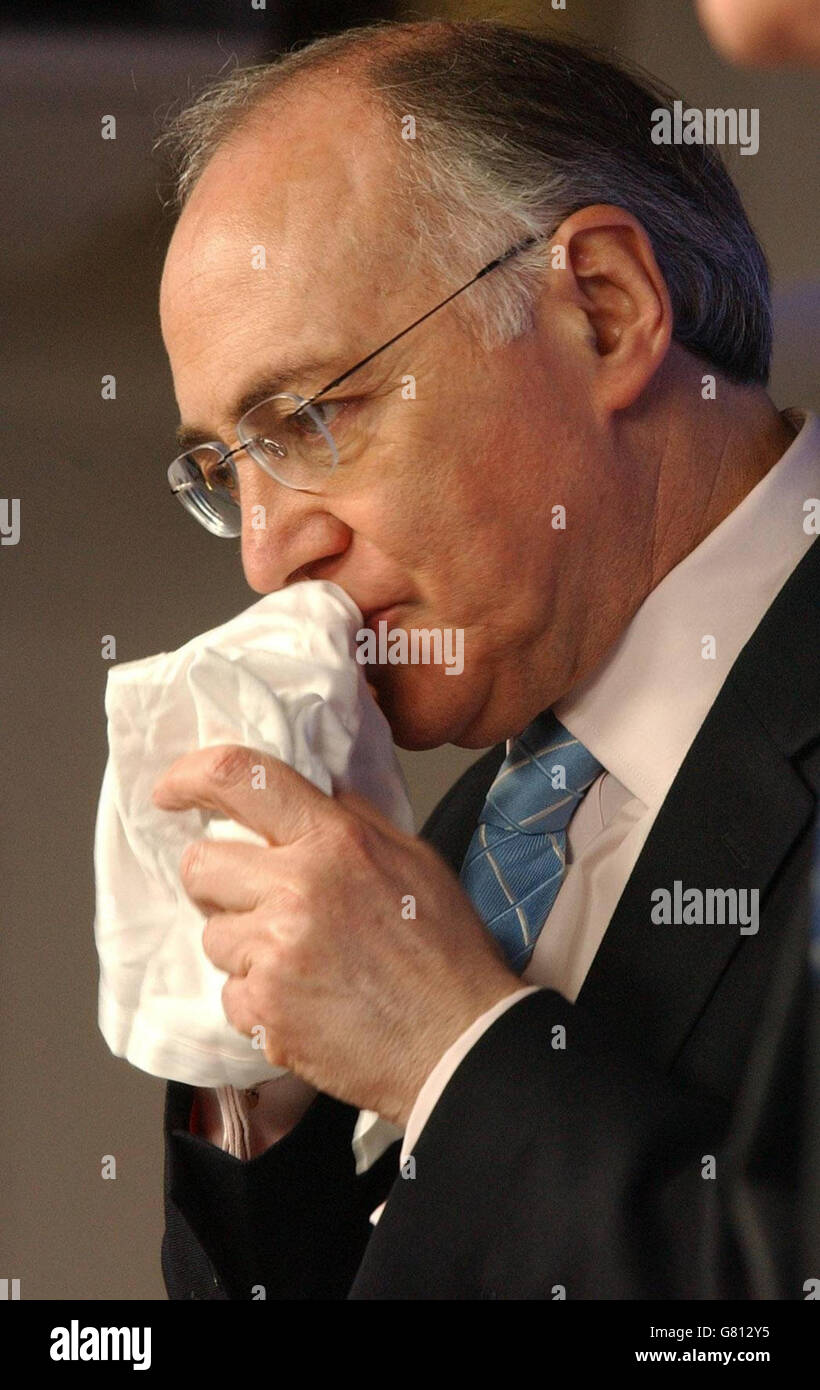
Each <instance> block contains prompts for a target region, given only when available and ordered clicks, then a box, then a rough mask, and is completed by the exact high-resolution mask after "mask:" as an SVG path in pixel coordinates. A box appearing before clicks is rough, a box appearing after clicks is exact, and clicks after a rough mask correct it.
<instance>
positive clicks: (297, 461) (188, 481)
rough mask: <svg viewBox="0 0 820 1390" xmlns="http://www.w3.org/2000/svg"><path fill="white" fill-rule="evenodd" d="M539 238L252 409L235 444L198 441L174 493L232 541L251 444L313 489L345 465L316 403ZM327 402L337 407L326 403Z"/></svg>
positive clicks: (177, 466) (176, 474)
mask: <svg viewBox="0 0 820 1390" xmlns="http://www.w3.org/2000/svg"><path fill="white" fill-rule="evenodd" d="M540 240H541V238H540V237H536V236H529V237H526V238H525V239H524V240H523V241H519V242H517V243H516V245H515V246H511V247H510V248H509V249H508V250H507V251H505V252H504V254H503V255H501V256H496V258H495V260H492V261H489V262H488V264H487V265H485V266H482V268H481V270H479V272H478V274H477V275H474V276H473V277H472V279H471V280H468V281H467V283H466V285H461V286H460V288H459V289H457V290H454V291H453V293H452V294H448V296H447V298H446V299H442V301H441V303H440V304H436V305H435V306H434V307H433V308H432V309H428V311H427V313H426V314H422V315H421V318H418V319H415V320H414V321H413V323H411V324H408V326H407V327H406V328H403V329H402V330H401V332H400V333H396V334H394V336H393V337H392V338H390V339H388V341H387V342H386V343H382V345H381V347H378V348H375V349H374V351H373V352H369V353H368V354H367V356H366V357H363V358H362V359H361V361H360V362H357V363H356V364H355V365H354V366H352V367H348V369H347V371H346V372H342V374H341V376H337V377H334V379H333V381H329V382H328V383H327V385H326V386H322V387H321V389H320V390H318V391H314V393H313V395H312V396H309V397H304V396H299V395H296V394H294V393H293V392H290V391H281V392H279V393H278V394H277V395H275V396H270V397H268V399H267V400H265V401H262V402H261V404H259V405H256V406H254V407H253V408H252V409H251V410H249V411H247V412H246V414H244V415H243V416H242V418H241V420H240V421H239V422H238V424H237V427H236V437H237V439H238V440H239V443H238V444H237V446H236V448H235V449H226V448H225V446H224V445H223V444H222V443H220V441H219V440H213V441H210V442H208V443H206V444H197V445H195V446H194V448H192V449H189V450H188V452H187V453H184V454H180V455H179V457H178V458H175V459H174V461H173V463H172V464H171V466H170V467H169V469H168V482H169V484H170V487H171V491H172V493H173V494H174V496H175V497H178V498H179V500H180V502H181V503H182V505H183V506H184V507H185V508H186V510H187V511H189V512H190V513H191V515H192V516H195V517H196V519H197V521H198V522H200V524H201V525H202V526H204V527H205V529H206V530H207V531H210V532H211V533H212V534H213V535H215V536H221V537H223V538H225V539H230V538H233V537H236V536H239V535H241V532H242V520H241V517H242V513H241V507H240V505H239V500H238V497H239V479H238V476H237V472H236V466H235V464H234V462H233V459H234V455H235V454H238V453H241V452H242V450H243V449H244V450H245V452H246V453H247V454H248V456H249V457H250V458H251V459H253V461H254V463H256V464H258V465H259V467H260V468H261V469H263V470H264V472H265V473H267V474H268V475H269V476H270V477H271V478H275V479H276V481H277V482H278V483H282V485H283V486H284V487H287V488H292V489H294V490H295V491H297V492H311V491H314V490H316V489H317V487H319V486H320V485H321V484H322V483H323V482H324V480H325V479H327V478H328V477H330V475H331V474H333V473H334V472H335V470H336V469H337V468H338V466H339V462H340V458H339V450H338V448H337V446H336V442H335V440H334V438H333V436H332V434H331V433H330V430H329V429H328V422H327V420H326V419H324V418H323V416H322V414H321V413H320V410H318V409H317V408H316V405H315V404H314V403H315V402H316V401H318V400H319V398H320V397H321V396H324V395H325V394H326V393H327V392H328V391H332V390H333V389H334V388H335V387H336V386H340V385H341V384H342V382H343V381H347V378H348V377H349V376H352V375H353V373H354V372H357V371H358V370H359V369H360V367H365V366H366V365H367V363H368V362H372V361H373V358H374V357H378V355H379V353H381V352H385V351H386V350H387V348H389V347H392V346H393V344H394V343H397V342H398V341H399V339H400V338H403V337H404V335H405V334H406V333H410V332H411V330H412V329H414V328H417V327H418V325H419V324H420V323H424V321H425V319H429V318H430V316H431V314H436V313H438V311H439V309H443V308H444V306H445V304H449V303H450V301H451V300H453V299H455V298H456V296H457V295H459V294H463V293H464V291H465V290H468V289H469V288H470V286H471V285H474V284H475V283H476V281H477V280H481V279H483V277H484V276H485V275H489V274H490V271H492V270H495V269H496V268H497V267H498V266H500V265H504V264H505V263H506V262H507V261H509V260H511V258H512V257H513V256H517V255H519V253H520V252H522V251H526V250H528V249H529V247H531V246H534V245H535V244H536V242H538V241H540ZM326 404H332V403H331V402H327V403H326Z"/></svg>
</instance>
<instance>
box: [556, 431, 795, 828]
mask: <svg viewBox="0 0 820 1390" xmlns="http://www.w3.org/2000/svg"><path fill="white" fill-rule="evenodd" d="M783 415H784V416H785V417H786V418H787V420H789V421H790V423H792V424H793V425H794V427H795V428H796V429H797V430H798V434H797V435H796V436H795V438H794V439H793V441H792V443H791V444H790V445H789V447H788V449H787V450H786V451H785V453H784V454H783V455H782V456H781V458H780V459H779V460H778V461H777V463H776V464H775V465H774V466H773V467H772V468H771V469H770V470H769V472H768V473H767V474H766V475H765V477H763V478H761V480H760V482H759V483H758V484H757V485H756V487H754V488H753V489H752V491H751V492H749V493H747V495H746V496H745V497H744V499H743V501H742V502H740V503H739V505H738V506H737V507H735V509H734V511H732V512H730V513H729V515H728V516H726V517H724V519H723V521H722V522H721V523H720V524H719V525H718V526H716V527H715V529H714V530H713V531H711V532H710V533H709V535H708V536H706V537H705V538H704V539H703V540H702V541H701V543H700V545H698V546H696V547H695V549H694V550H692V551H691V552H690V553H689V554H688V555H687V556H686V557H685V558H684V559H683V560H681V561H680V563H679V564H677V565H675V567H674V568H673V569H671V570H670V571H669V573H668V574H667V575H665V577H664V578H663V579H662V580H661V582H660V584H658V585H657V587H656V588H655V589H653V590H652V592H651V593H650V594H649V595H648V596H647V597H646V599H645V600H644V602H643V603H642V604H641V607H640V608H639V609H638V611H637V613H635V614H634V616H633V617H632V619H631V620H630V622H629V624H628V626H627V627H626V629H625V630H624V632H623V633H622V634H621V636H620V637H619V638H618V640H617V642H616V643H615V645H614V646H613V647H612V649H611V650H610V652H609V653H608V654H607V656H606V657H605V658H604V660H603V661H602V662H601V663H600V664H599V666H598V667H597V668H596V669H595V671H594V672H593V673H592V674H591V675H590V676H589V677H587V679H586V680H584V681H582V682H581V683H580V684H579V685H578V686H576V688H575V689H574V690H572V691H570V692H569V694H568V695H566V696H564V697H563V698H562V699H561V700H559V701H558V702H557V703H556V704H555V705H554V706H553V712H554V714H555V715H556V716H557V718H558V719H560V721H561V723H562V724H564V725H565V727H566V728H567V729H569V731H570V733H571V734H573V735H574V736H575V737H576V738H578V739H580V740H581V742H582V743H583V744H584V745H585V747H586V748H588V749H589V751H590V753H592V754H593V756H594V757H595V758H597V759H598V761H599V762H600V763H601V764H602V766H603V767H605V768H606V769H607V771H609V772H611V773H612V774H613V776H615V777H616V778H617V779H618V780H619V781H620V782H622V783H623V785H624V786H625V787H626V788H627V789H628V790H629V791H631V792H632V794H633V796H637V797H640V799H641V800H642V801H644V802H645V803H646V804H647V805H648V806H655V807H657V806H660V804H661V802H662V801H663V799H664V798H665V796H666V793H667V792H668V790H669V788H670V786H671V784H672V782H673V780H674V778H675V775H676V773H677V771H678V769H679V767H680V765H681V763H682V762H683V759H684V757H685V756H686V753H687V751H688V749H689V747H690V745H691V743H692V741H693V739H694V738H695V735H696V734H697V732H698V730H699V728H700V726H701V724H702V723H703V720H704V719H705V717H706V715H707V713H708V711H709V709H710V708H711V706H712V704H713V702H714V700H715V697H716V695H717V693H718V691H719V690H720V687H721V686H722V684H723V682H724V680H725V679H726V677H727V675H728V674H729V671H730V669H731V667H732V666H733V665H734V662H735V660H736V658H737V656H738V655H739V653H740V651H741V649H742V648H743V647H744V646H745V644H746V642H747V641H748V640H749V638H750V637H751V635H752V633H753V632H754V630H755V628H756V627H757V626H758V624H759V623H760V621H761V619H762V617H763V615H764V613H765V612H766V610H767V608H769V606H770V605H771V603H772V601H773V600H774V598H775V596H776V595H777V593H778V591H779V590H780V589H781V588H782V586H783V584H784V583H785V582H786V580H787V579H788V577H789V575H790V574H791V573H792V571H793V570H794V569H795V567H796V566H797V564H798V563H799V561H800V559H801V558H802V556H803V554H804V553H805V552H806V550H808V548H809V546H810V545H811V543H812V541H813V540H814V539H815V536H814V533H813V532H812V531H811V530H810V529H806V528H807V526H808V523H807V512H806V509H805V503H806V501H807V499H808V498H818V497H820V420H818V417H817V415H815V414H814V413H813V412H811V411H804V410H800V411H798V410H792V411H784V412H783ZM804 523H806V526H804ZM709 638H712V639H713V643H712V644H711V647H713V650H714V657H713V658H711V657H708V656H705V655H704V654H703V653H704V652H705V651H708V650H710V645H709V644H708V641H707V639H709Z"/></svg>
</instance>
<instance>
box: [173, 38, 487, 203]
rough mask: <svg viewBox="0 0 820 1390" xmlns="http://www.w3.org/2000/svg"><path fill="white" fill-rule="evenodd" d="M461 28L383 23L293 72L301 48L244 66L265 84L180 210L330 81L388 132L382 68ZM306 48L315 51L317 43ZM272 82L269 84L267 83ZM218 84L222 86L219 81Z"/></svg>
mask: <svg viewBox="0 0 820 1390" xmlns="http://www.w3.org/2000/svg"><path fill="white" fill-rule="evenodd" d="M487 22H488V21H481V20H476V21H475V24H476V25H477V26H478V25H480V24H482V23H487ZM457 29H458V25H457V22H456V21H446V20H423V21H407V22H406V23H403V24H398V25H397V24H396V23H395V22H393V21H389V20H380V21H375V22H374V23H372V24H369V25H365V26H362V28H361V29H356V30H349V31H346V32H344V33H341V34H337V35H332V36H330V37H329V39H328V42H329V44H332V48H331V49H330V51H329V52H327V53H321V54H318V55H314V54H312V53H311V54H310V55H309V56H308V57H307V58H306V60H305V63H304V65H303V66H298V67H296V68H294V69H293V70H292V71H288V70H287V66H286V64H287V60H288V58H293V59H295V60H298V59H299V58H300V56H301V53H302V50H301V49H296V50H294V51H293V53H287V54H284V55H283V54H276V55H274V57H273V58H271V59H268V60H267V61H263V62H260V63H258V64H256V65H253V66H250V67H245V68H243V69H242V72H243V73H244V74H245V75H246V76H252V75H253V74H254V73H258V74H259V75H260V77H261V78H262V79H263V80H262V82H261V84H260V86H259V88H258V89H257V90H255V91H253V93H252V95H251V97H250V100H249V101H248V102H247V104H246V105H245V106H238V105H231V106H230V107H229V108H228V110H227V113H226V119H225V123H224V127H223V128H222V129H217V132H216V138H215V139H214V140H212V141H209V146H208V149H207V152H206V158H205V159H204V161H203V163H202V164H201V167H199V168H198V169H197V170H196V172H195V176H194V177H193V179H192V180H191V182H190V184H189V185H188V186H186V188H185V189H184V192H183V195H182V197H181V198H178V211H179V212H182V210H183V209H184V207H185V206H186V204H187V202H188V199H189V198H190V196H191V194H192V193H193V191H194V189H195V188H196V186H197V184H198V183H199V181H200V179H201V178H202V176H203V174H204V173H205V170H206V169H207V168H208V166H209V165H210V164H211V162H212V161H213V160H214V159H215V158H216V156H217V155H218V154H220V153H222V152H223V151H230V150H231V149H232V148H235V147H237V146H238V145H239V143H240V142H243V141H244V140H245V139H246V138H254V137H257V138H259V137H262V138H264V135H265V133H266V131H265V126H266V123H267V122H270V121H271V119H272V118H274V117H276V116H277V115H279V114H281V112H282V109H283V108H285V107H286V106H287V104H288V102H289V101H295V100H304V99H305V97H307V98H308V99H309V98H310V96H311V94H312V93H315V94H318V95H322V96H328V95H329V94H328V91H327V88H326V87H324V88H323V86H322V84H323V83H328V81H329V82H330V84H331V86H335V85H336V80H337V79H338V81H339V82H343V83H346V84H348V85H347V87H346V92H347V91H349V90H350V85H349V84H350V83H351V82H352V84H353V90H354V91H355V93H356V95H357V96H358V97H359V98H360V99H361V100H362V101H363V102H364V103H365V104H366V106H367V107H368V109H369V110H370V112H371V113H372V115H373V116H374V118H375V119H376V120H378V121H379V122H380V123H381V124H382V126H383V128H384V130H385V132H386V131H387V129H388V122H389V115H390V113H389V111H388V109H387V107H386V105H385V103H384V101H383V100H382V99H381V96H380V88H379V85H378V84H377V82H376V81H375V80H374V79H376V78H377V76H378V72H379V68H380V66H381V64H382V63H383V62H385V61H387V60H389V59H390V58H393V57H399V56H401V55H404V54H409V53H411V52H412V51H413V50H415V49H424V48H427V47H428V46H429V45H430V44H431V43H434V42H435V39H436V37H440V38H441V39H442V40H444V41H446V40H447V39H453V38H455V37H456V34H457ZM306 47H307V48H308V49H309V48H311V47H312V45H307V46H306ZM266 78H267V79H268V81H267V82H266V81H265V80H264V79H266ZM214 85H216V86H217V87H218V86H219V82H217V83H215V84H214ZM206 90H207V89H206ZM161 144H162V136H160V139H159V140H158V141H157V147H159V146H161Z"/></svg>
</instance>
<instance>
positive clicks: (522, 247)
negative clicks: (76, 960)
mask: <svg viewBox="0 0 820 1390" xmlns="http://www.w3.org/2000/svg"><path fill="white" fill-rule="evenodd" d="M539 240H541V238H540V237H537V236H528V237H525V239H524V240H523V241H519V242H517V243H516V245H515V246H511V247H510V248H509V250H508V251H505V252H504V254H503V255H501V256H496V258H495V260H493V261H489V262H488V264H487V265H485V266H482V268H481V270H479V272H478V274H477V275H474V276H473V278H472V279H471V280H468V281H467V283H466V285H461V286H460V287H459V288H458V289H457V290H453V293H452V294H448V296H447V298H446V299H442V301H441V303H440V304H436V305H435V307H434V308H432V309H428V310H427V313H426V314H422V315H421V318H418V319H415V320H414V321H413V323H411V324H408V326H407V328H403V329H402V330H401V332H400V333H395V334H394V335H393V337H392V338H389V339H388V341H387V342H386V343H382V345H381V347H377V348H374V350H373V352H369V353H368V354H367V356H366V357H363V358H362V360H361V361H360V362H357V363H356V365H355V367H348V369H347V371H346V372H342V374H341V376H337V377H335V378H334V380H333V381H329V382H328V383H327V386H323V387H321V389H320V390H319V391H314V393H313V395H312V396H310V397H309V398H308V400H306V401H303V402H302V404H301V405H300V406H299V408H298V410H294V412H293V414H294V415H299V414H301V412H302V411H303V410H304V409H305V408H306V407H307V406H309V405H312V404H313V402H314V401H316V400H318V399H319V397H320V396H323V395H324V394H325V392H326V391H332V390H333V388H334V386H340V385H341V383H342V382H343V381H347V378H348V377H349V376H352V375H353V373H354V372H357V371H358V370H359V368H360V367H364V366H366V365H367V363H368V362H372V361H373V358H374V357H378V355H379V353H380V352H384V351H385V350H386V349H387V348H389V347H392V346H393V344H394V343H397V342H398V340H399V338H403V337H404V335H405V333H409V332H410V331H411V329H413V328H418V326H419V324H420V323H424V321H425V319H429V318H430V316H431V314H437V313H438V311H439V309H443V308H444V306H445V304H449V303H450V301H451V300H452V299H455V298H456V296H457V295H459V294H463V293H464V291H465V290H468V289H469V288H470V286H471V285H474V284H475V282H476V280H481V279H482V278H483V277H484V276H485V275H489V273H490V271H491V270H495V269H496V267H497V266H500V265H503V264H504V262H505V261H508V260H510V258H511V257H512V256H517V255H518V253H519V252H520V251H526V250H528V249H529V247H530V246H534V245H535V243H536V242H537V241H539Z"/></svg>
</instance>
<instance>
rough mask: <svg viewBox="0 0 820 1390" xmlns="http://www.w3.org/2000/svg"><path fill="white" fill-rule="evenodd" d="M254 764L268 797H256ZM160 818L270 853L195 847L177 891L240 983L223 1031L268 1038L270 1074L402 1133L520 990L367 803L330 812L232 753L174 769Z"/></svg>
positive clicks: (306, 788)
mask: <svg viewBox="0 0 820 1390" xmlns="http://www.w3.org/2000/svg"><path fill="white" fill-rule="evenodd" d="M259 764H262V766H263V767H264V769H265V779H264V780H265V783H266V785H265V787H264V788H262V787H256V788H255V787H252V785H251V769H252V767H253V766H254V765H255V766H257V767H258V766H259ZM259 780H262V779H259V778H258V776H257V781H259ZM154 802H155V804H156V805H157V806H159V807H161V808H163V809H165V810H168V811H183V810H189V809H190V808H191V807H193V806H198V807H203V808H206V809H210V810H212V811H216V812H218V813H220V814H222V815H224V816H227V817H229V818H230V819H232V820H235V821H238V822H239V823H240V824H242V825H244V826H247V827H248V828H249V829H251V830H255V831H256V832H257V833H259V834H260V835H262V836H264V837H265V839H266V840H267V841H268V846H266V847H263V846H257V845H249V844H242V843H240V842H238V841H217V840H199V841H196V842H195V843H194V844H192V845H190V846H189V847H188V849H187V850H186V851H185V854H184V855H183V858H182V863H181V875H182V882H183V884H184V887H185V889H186V892H187V893H188V896H189V897H190V898H191V900H192V901H193V902H194V903H195V904H196V905H197V906H198V907H199V908H200V910H201V911H202V912H203V913H205V915H206V916H207V918H208V920H207V922H206V924H205V929H204V933H203V938H202V940H203V946H204V949H205V952H206V954H207V955H208V957H209V958H210V959H211V960H212V961H213V963H214V965H215V966H217V967H218V968H219V969H220V970H224V971H226V972H227V973H228V975H229V977H230V978H229V979H228V980H227V981H226V984H225V987H224V989H223V992H222V1003H223V1007H224V1010H225V1015H226V1017H227V1019H228V1021H229V1022H230V1023H231V1024H232V1025H233V1026H234V1027H235V1028H236V1029H238V1031H239V1032H240V1033H245V1034H248V1035H249V1036H250V1035H252V1034H253V1030H254V1028H258V1026H259V1025H261V1026H262V1027H263V1029H264V1034H263V1035H262V1036H263V1037H264V1049H265V1055H266V1057H267V1058H268V1060H269V1061H270V1062H271V1064H272V1065H274V1066H281V1067H286V1068H288V1070H290V1071H293V1072H295V1073H296V1074H297V1075H299V1076H301V1077H303V1078H304V1080H305V1081H308V1082H310V1083H311V1084H312V1085H314V1086H317V1087H318V1088H319V1089H320V1090H322V1091H326V1092H327V1093H328V1094H330V1095H333V1096H336V1097H337V1099H339V1100H342V1101H346V1102H348V1103H349V1104H351V1105H355V1106H357V1107H359V1108H361V1109H366V1110H375V1111H377V1112H378V1113H379V1114H380V1115H382V1116H383V1117H384V1118H385V1119H387V1120H392V1121H394V1122H396V1123H398V1124H404V1125H406V1123H407V1119H408V1117H409V1115H410V1111H411V1110H412V1108H413V1104H414V1102H415V1100H416V1097H417V1095H418V1092H419V1090H420V1089H421V1087H422V1085H423V1084H424V1082H425V1080H426V1079H427V1077H428V1075H429V1074H430V1072H431V1071H432V1070H433V1067H434V1066H435V1065H436V1063H437V1062H438V1061H439V1059H440V1058H441V1056H442V1055H443V1053H444V1052H445V1051H446V1050H447V1048H448V1047H449V1046H450V1044H451V1043H453V1042H455V1040H456V1038H457V1037H459V1035H460V1034H461V1033H462V1032H463V1031H464V1029H465V1028H467V1027H468V1026H469V1025H470V1024H471V1023H472V1022H473V1021H474V1020H475V1019H476V1018H478V1016H479V1015H480V1014H482V1013H483V1012H484V1011H485V1009H489V1008H490V1007H491V1006H492V1005H493V1004H495V1003H497V1002H498V1001H499V1000H501V999H503V998H505V997H506V996H507V995H509V994H512V993H513V992H514V991H515V990H517V989H520V988H521V981H520V980H519V978H518V976H517V975H515V974H514V973H513V972H512V971H511V970H510V969H509V968H508V966H507V964H506V962H505V960H504V958H503V955H502V953H501V949H500V947H499V946H498V944H497V943H496V941H495V940H494V938H493V937H492V936H491V934H490V933H489V932H488V931H487V929H486V927H485V926H484V924H483V923H482V921H481V919H480V918H479V916H478V914H477V913H476V911H475V909H474V907H473V906H472V904H471V902H470V900H469V899H468V898H467V896H466V894H465V893H464V892H463V891H462V889H461V886H460V884H459V882H458V880H457V878H456V877H455V875H454V874H453V873H452V872H451V870H450V869H449V868H448V866H447V865H446V864H445V863H444V862H443V860H442V859H441V858H440V857H439V855H438V854H437V853H436V852H435V850H433V849H432V848H431V847H430V846H429V845H427V844H425V843H424V842H423V841H421V840H419V839H417V838H416V837H415V836H412V835H405V834H404V833H403V832H402V831H399V830H397V829H396V828H395V827H394V826H393V825H391V824H390V822H389V821H387V820H386V819H385V818H384V816H382V815H381V814H380V813H379V812H378V811H377V810H376V809H375V807H374V806H372V805H371V804H370V803H369V802H367V801H365V800H364V799H363V798H362V797H358V796H354V795H353V794H352V793H341V794H340V795H339V796H337V797H329V796H325V794H324V793H323V792H321V791H319V790H318V788H316V787H314V786H313V785H312V783H310V782H308V781H307V780H306V779H305V778H304V777H302V776H301V775H300V774H299V773H298V772H295V771H294V770H293V768H290V767H288V766H287V765H286V764H284V763H282V762H280V761H278V760H277V759H274V758H270V757H267V756H265V755H264V754H262V753H260V752H258V751H257V750H255V749H249V748H242V747H239V746H234V745H226V746H220V747H216V748H204V749H199V750H197V751H196V752H193V753H189V754H186V755H185V756H184V757H182V758H179V759H178V760H177V761H176V762H175V763H174V764H173V765H172V767H171V768H170V769H169V771H168V772H167V773H166V774H165V776H164V777H163V778H162V779H161V780H160V782H158V783H157V786H156V787H155V789H154ZM412 913H414V914H415V915H414V916H413V915H411V914H412Z"/></svg>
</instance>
